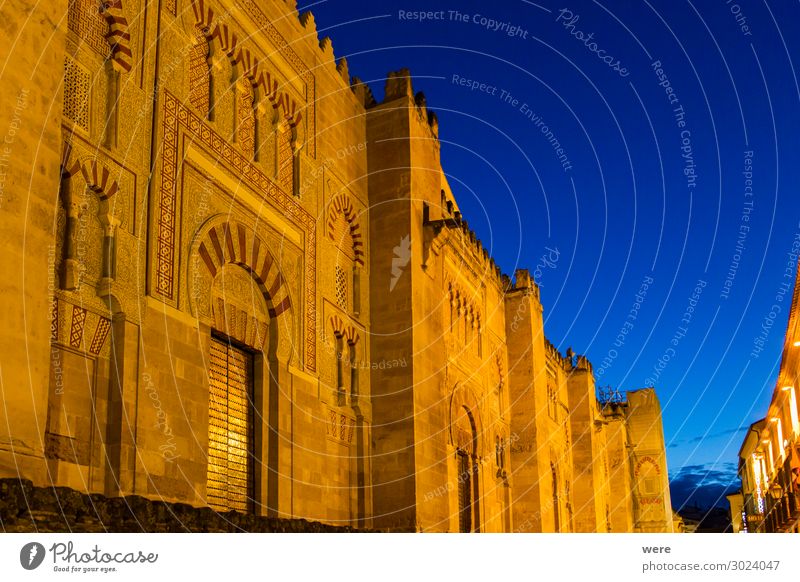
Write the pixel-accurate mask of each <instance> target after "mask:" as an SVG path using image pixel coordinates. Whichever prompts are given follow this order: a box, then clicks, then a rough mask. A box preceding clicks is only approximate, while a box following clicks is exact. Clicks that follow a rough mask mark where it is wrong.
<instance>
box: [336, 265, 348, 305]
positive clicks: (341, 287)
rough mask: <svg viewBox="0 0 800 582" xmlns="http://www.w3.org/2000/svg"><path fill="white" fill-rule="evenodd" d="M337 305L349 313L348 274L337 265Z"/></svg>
mask: <svg viewBox="0 0 800 582" xmlns="http://www.w3.org/2000/svg"><path fill="white" fill-rule="evenodd" d="M336 303H338V304H339V307H341V308H342V309H344V310H345V311H347V273H345V272H344V269H342V267H340V266H339V265H336Z"/></svg>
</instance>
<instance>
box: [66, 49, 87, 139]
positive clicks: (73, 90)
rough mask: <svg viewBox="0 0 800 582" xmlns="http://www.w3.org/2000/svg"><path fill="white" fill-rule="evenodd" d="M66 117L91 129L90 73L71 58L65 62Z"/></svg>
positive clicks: (84, 127)
mask: <svg viewBox="0 0 800 582" xmlns="http://www.w3.org/2000/svg"><path fill="white" fill-rule="evenodd" d="M64 116H65V117H68V118H69V119H71V120H72V121H74V122H75V123H77V124H78V125H80V126H81V127H82V128H83V129H86V130H88V129H89V72H88V71H86V70H84V69H83V68H82V67H81V66H80V65H78V63H76V62H75V61H73V60H72V59H70V58H67V59H65V60H64Z"/></svg>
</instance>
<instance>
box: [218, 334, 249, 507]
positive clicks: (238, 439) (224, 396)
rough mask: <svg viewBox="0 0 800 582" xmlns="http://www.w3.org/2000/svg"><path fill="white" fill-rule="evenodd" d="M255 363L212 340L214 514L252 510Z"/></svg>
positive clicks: (220, 342)
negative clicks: (252, 396)
mask: <svg viewBox="0 0 800 582" xmlns="http://www.w3.org/2000/svg"><path fill="white" fill-rule="evenodd" d="M252 370H253V358H252V356H251V355H250V354H248V353H247V352H244V351H242V350H239V349H237V348H235V347H233V346H231V345H229V344H228V343H226V342H222V341H219V340H216V339H212V340H211V357H210V366H209V397H208V407H209V410H208V504H209V505H210V506H211V507H213V508H214V509H219V510H222V511H227V510H231V509H235V510H237V511H244V512H247V511H250V510H251V508H252V481H253V479H252V475H253V469H252V465H253V463H252V454H251V452H252V443H253V421H252V407H251V405H250V398H249V395H250V394H251V393H252V390H251V386H252V382H253V372H252Z"/></svg>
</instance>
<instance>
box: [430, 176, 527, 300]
mask: <svg viewBox="0 0 800 582" xmlns="http://www.w3.org/2000/svg"><path fill="white" fill-rule="evenodd" d="M440 194H441V197H440V201H441V206H440V208H441V216H442V217H441V218H439V219H431V216H430V206H428V205H426V206H425V207H424V208H423V213H422V221H423V225H424V226H429V227H431V228H433V229H434V231H435V233H436V234H438V233H439V232H441V231H442V230H443V229H444V228H448V229H453V230H460V231H461V233H462V235H463V237H462V242H464V244H465V245H466V246H467V248H468V249H469V250H471V251H472V252H473V254H474V256H475V258H477V259H478V260H480V261H481V262H483V263H484V267H485V268H486V270H488V271H489V272H491V273H493V274H494V276H495V278H496V282H497V283H498V285H500V287H501V288H503V289H505V288H506V280H507V279H508V278H507V277H505V276H504V275H503V273H502V271H501V270H500V267H499V266H498V265H497V263H495V260H494V258H493V257H492V256H491V255H490V254H489V251H488V250H487V249H486V247H484V246H483V243H482V242H481V239H480V238H478V235H477V234H475V231H473V230H472V229H470V228H469V223H468V222H467V221H466V220H464V218H463V217H462V216H461V213H460V212H459V211H457V210H455V208H454V204H453V201H452V200H448V199H447V194H446V193H445V191H444V190H441V193H440ZM504 277H505V278H504ZM536 291H537V294H538V287H537V288H536Z"/></svg>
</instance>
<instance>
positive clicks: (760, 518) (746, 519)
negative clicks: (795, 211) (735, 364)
mask: <svg viewBox="0 0 800 582" xmlns="http://www.w3.org/2000/svg"><path fill="white" fill-rule="evenodd" d="M788 275H789V277H791V275H792V272H791V271H789V273H788ZM794 277H795V281H794V293H793V295H792V302H791V305H790V307H789V322H788V324H787V327H786V335H785V337H784V340H783V353H782V356H781V364H780V370H779V371H778V380H777V382H776V383H775V387H774V388H773V390H772V397H771V399H770V403H769V407H768V408H767V414H766V416H765V417H764V418H762V419H761V420H758V421H756V422H754V423H753V424H751V425H750V427H749V428H748V430H747V433H746V434H745V435H744V438H743V439H742V445H741V447H740V449H739V459H738V472H739V477H741V480H742V488H741V491H740V492H739V493H738V494H735V495H729V496H728V501H729V503H730V515H731V521H732V523H733V528H734V531H737V532H738V531H741V532H747V533H778V532H779V533H800V329H798V325H799V323H798V322H800V269H798V270H797V271H796V272H795V273H794ZM790 288H791V282H789V281H787V282H785V283H784V289H785V290H786V291H788V290H789V289H790ZM787 296H788V293H787ZM781 297H783V295H781ZM772 309H773V310H774V311H779V310H780V305H774V306H773V307H772ZM754 349H758V350H759V351H761V349H763V347H762V346H757V347H756V348H754Z"/></svg>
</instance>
